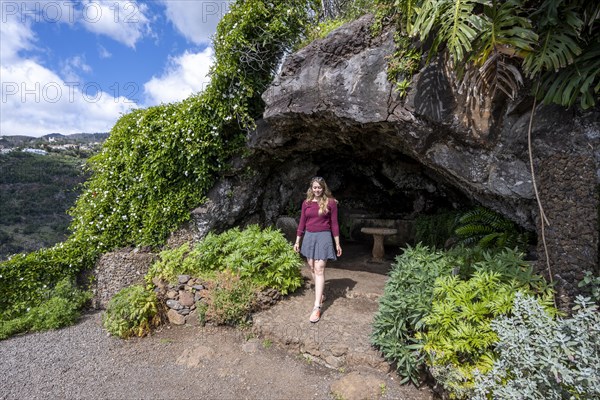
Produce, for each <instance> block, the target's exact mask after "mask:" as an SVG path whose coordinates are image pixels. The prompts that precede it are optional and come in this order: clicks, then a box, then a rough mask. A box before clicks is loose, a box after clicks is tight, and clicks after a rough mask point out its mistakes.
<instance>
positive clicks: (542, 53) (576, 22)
mask: <svg viewBox="0 0 600 400" xmlns="http://www.w3.org/2000/svg"><path fill="white" fill-rule="evenodd" d="M578 11H579V10H578V8H577V7H576V5H573V4H563V2H561V1H559V0H547V1H546V2H544V3H543V4H542V7H541V8H540V11H539V12H537V13H534V14H533V16H538V18H539V20H538V21H537V22H538V26H539V29H538V31H539V32H540V34H539V37H540V39H541V41H540V43H539V48H538V49H537V51H535V52H533V53H530V54H528V55H527V56H526V57H525V61H524V63H523V69H524V71H525V74H526V75H527V76H528V77H534V76H536V75H538V74H541V73H544V72H546V71H558V70H559V69H561V68H565V67H567V66H568V65H570V64H572V63H573V61H574V60H575V58H576V57H577V56H579V55H580V54H581V47H580V46H579V34H580V31H581V29H582V27H583V26H584V22H583V20H582V19H581V18H580V14H579V12H578ZM559 16H560V17H559Z"/></svg>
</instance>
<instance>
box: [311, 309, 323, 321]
mask: <svg viewBox="0 0 600 400" xmlns="http://www.w3.org/2000/svg"><path fill="white" fill-rule="evenodd" d="M320 319H321V307H315V308H313V310H312V313H310V322H312V323H313V324H314V323H315V322H319V320H320Z"/></svg>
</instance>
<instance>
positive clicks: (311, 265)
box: [306, 258, 315, 285]
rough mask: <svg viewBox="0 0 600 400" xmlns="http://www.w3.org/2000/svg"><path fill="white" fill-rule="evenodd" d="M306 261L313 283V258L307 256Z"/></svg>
mask: <svg viewBox="0 0 600 400" xmlns="http://www.w3.org/2000/svg"><path fill="white" fill-rule="evenodd" d="M306 263H307V264H308V268H309V269H310V277H311V278H312V283H313V285H314V283H315V260H313V259H312V258H307V259H306Z"/></svg>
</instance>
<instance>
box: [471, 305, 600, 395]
mask: <svg viewBox="0 0 600 400" xmlns="http://www.w3.org/2000/svg"><path fill="white" fill-rule="evenodd" d="M576 303H577V304H578V306H577V307H576V311H577V312H576V313H575V314H574V315H573V317H572V318H569V319H561V318H557V319H555V318H553V317H552V316H551V315H549V314H548V313H547V312H546V311H545V310H544V307H542V306H541V305H540V304H539V303H538V301H537V300H536V299H535V298H533V297H531V296H525V295H521V294H517V296H515V300H514V306H513V308H512V315H510V316H502V317H499V318H497V319H496V320H494V321H493V322H492V325H491V327H492V329H493V330H494V332H496V333H497V335H498V339H499V340H498V344H497V346H496V350H497V352H498V354H499V356H498V358H497V359H496V360H495V362H494V364H493V367H492V369H491V370H490V371H488V372H487V373H485V374H483V373H480V374H478V375H477V376H476V380H475V390H474V392H475V394H474V396H473V399H475V400H487V399H531V400H560V399H598V398H600V314H599V313H598V309H597V306H593V305H591V304H590V303H589V302H586V300H585V299H583V298H582V297H578V298H577V300H576Z"/></svg>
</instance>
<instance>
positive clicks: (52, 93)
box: [0, 16, 137, 136]
mask: <svg viewBox="0 0 600 400" xmlns="http://www.w3.org/2000/svg"><path fill="white" fill-rule="evenodd" d="M4 17H5V16H3V18H4ZM0 29H1V32H0V33H1V34H2V49H3V53H2V63H1V65H0V88H1V89H0V106H1V107H2V112H1V113H0V135H29V136H42V135H45V134H47V133H52V132H60V133H66V134H68V133H76V132H107V131H109V130H110V129H111V128H112V126H113V125H114V124H115V122H116V120H117V119H118V118H119V116H120V115H121V114H122V113H125V112H127V111H128V110H129V109H131V108H135V107H137V105H136V104H135V102H134V101H133V100H130V99H127V98H125V97H122V96H120V97H116V98H115V97H114V96H112V95H111V94H109V93H107V92H104V91H102V90H100V91H98V92H97V93H96V90H95V89H97V88H94V87H92V88H91V89H92V90H86V89H90V88H86V87H79V86H77V85H75V84H71V83H68V82H65V81H64V80H63V79H62V78H61V77H59V76H58V75H57V74H56V73H55V72H53V71H51V70H49V69H47V68H46V67H44V66H42V65H40V64H39V63H38V62H36V61H35V60H31V59H23V58H22V57H21V56H20V51H22V50H26V49H28V48H31V47H33V46H34V45H35V43H34V40H35V35H34V34H33V32H32V31H31V29H30V27H29V25H28V21H25V22H21V21H19V19H18V17H14V16H9V17H6V18H5V19H4V20H3V22H2V24H0ZM69 65H70V66H71V67H72V68H73V67H76V68H78V69H79V70H85V69H88V68H89V66H88V65H87V64H86V63H85V60H84V59H81V58H77V57H75V58H73V59H71V60H70V63H69Z"/></svg>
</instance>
